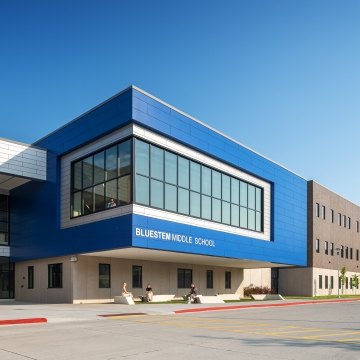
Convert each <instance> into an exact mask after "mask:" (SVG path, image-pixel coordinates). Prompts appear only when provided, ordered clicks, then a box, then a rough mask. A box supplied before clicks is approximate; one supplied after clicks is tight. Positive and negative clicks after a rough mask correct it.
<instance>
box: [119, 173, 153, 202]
mask: <svg viewBox="0 0 360 360" xmlns="http://www.w3.org/2000/svg"><path fill="white" fill-rule="evenodd" d="M135 179H136V180H135V182H136V184H135V189H136V192H135V194H136V202H137V203H139V204H143V205H149V178H147V177H144V176H141V175H136V178H135ZM119 190H120V189H119Z"/></svg>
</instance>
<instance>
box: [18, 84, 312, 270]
mask: <svg viewBox="0 0 360 360" xmlns="http://www.w3.org/2000/svg"><path fill="white" fill-rule="evenodd" d="M131 121H134V122H135V123H137V124H139V125H141V126H143V127H147V128H149V129H151V130H152V131H154V132H157V133H159V134H161V135H163V136H166V137H169V138H171V139H173V140H175V141H177V142H180V143H182V144H183V145H185V146H188V147H191V148H193V149H196V150H197V151H200V152H202V153H204V154H206V155H208V156H210V157H213V158H216V159H217V160H220V161H222V162H225V163H227V164H229V165H231V166H233V167H236V168H239V169H241V170H242V171H245V172H247V173H250V174H252V175H254V176H256V177H259V178H261V179H263V180H265V181H267V182H269V183H271V185H272V197H271V198H272V205H271V206H272V223H271V228H272V236H271V241H264V240H258V239H256V238H248V237H244V236H239V235H234V234H230V233H224V232H219V231H214V230H208V229H204V228H200V227H195V226H190V225H186V224H178V223H174V222H169V221H163V220H158V219H154V218H150V217H145V216H139V215H135V214H134V215H127V216H122V217H118V218H115V219H108V220H102V221H98V222H95V223H91V224H87V225H80V226H76V227H73V228H68V229H60V198H59V196H60V168H59V164H60V158H61V156H62V155H64V154H66V153H68V152H70V151H72V150H74V149H76V148H79V147H81V146H83V145H84V144H86V143H88V142H90V141H93V140H95V139H96V138H99V137H101V136H104V135H105V134H107V133H110V132H112V131H114V130H115V129H119V128H121V127H123V126H124V125H125V124H128V123H129V122H131ZM36 145H38V146H41V147H44V148H46V149H47V150H48V154H49V155H48V165H47V166H48V181H47V182H46V183H29V184H25V185H24V186H22V187H21V188H19V189H16V190H15V191H14V192H13V193H12V194H11V196H12V209H13V214H12V222H13V226H12V227H11V228H12V233H11V239H12V251H11V255H12V258H13V259H14V260H15V261H16V260H24V259H31V258H40V257H50V256H61V255H67V254H73V253H82V252H91V251H100V250H108V249H116V248H122V247H128V246H134V247H141V248H149V249H159V250H170V251H179V252H185V253H187V252H189V253H195V254H206V255H212V256H223V257H231V258H241V259H249V260H260V261H268V262H274V263H282V264H291V265H300V266H304V265H306V229H307V225H306V221H307V219H306V211H307V207H306V204H307V183H306V180H304V179H302V178H301V177H299V176H297V175H295V174H293V173H291V172H290V171H288V170H286V169H284V168H282V167H280V166H278V165H276V164H275V163H273V162H271V161H269V160H267V159H265V158H263V157H262V156H260V155H258V154H256V153H254V152H252V151H251V150H249V149H246V148H245V147H243V146H241V145H240V144H237V143H235V142H233V141H231V140H230V139H228V138H226V137H224V136H222V135H221V134H219V133H217V132H215V131H213V130H211V129H210V128H208V127H206V126H204V125H202V124H201V123H198V122H196V121H194V120H192V119H191V118H189V117H187V116H185V115H183V114H181V113H179V112H177V111H176V110H174V109H172V108H171V107H169V106H166V105H164V104H163V103H160V102H159V101H157V100H155V99H154V98H152V97H150V96H147V95H146V94H144V93H142V92H140V91H138V90H137V89H135V88H130V89H128V90H127V91H125V92H123V93H121V94H119V95H118V96H116V97H114V98H112V99H110V100H109V101H108V102H106V103H104V104H103V105H101V106H99V107H97V108H95V109H94V110H92V111H90V112H88V113H87V114H85V115H83V116H81V117H79V118H78V119H76V120H75V121H73V122H71V123H69V124H68V125H66V126H64V127H63V128H61V129H59V130H57V131H55V132H54V133H52V134H50V135H49V136H47V137H46V138H44V139H42V140H40V141H39V142H38V143H37V144H36ZM139 228H141V229H143V230H144V229H145V230H157V231H161V232H164V233H168V234H175V235H176V234H178V235H179V234H181V235H185V236H187V237H188V238H187V241H188V242H187V243H186V242H181V241H173V240H171V241H169V240H159V239H155V238H154V237H149V236H148V237H145V236H141V234H139V233H138V231H139V230H137V229H139ZM164 236H165V235H164ZM168 236H172V235H168ZM190 237H191V239H190ZM195 238H202V239H211V240H212V241H214V243H215V247H214V246H211V245H208V246H206V245H197V244H195ZM184 239H185V238H183V240H184ZM190 240H191V241H192V242H191V243H190ZM184 241H185V240H184Z"/></svg>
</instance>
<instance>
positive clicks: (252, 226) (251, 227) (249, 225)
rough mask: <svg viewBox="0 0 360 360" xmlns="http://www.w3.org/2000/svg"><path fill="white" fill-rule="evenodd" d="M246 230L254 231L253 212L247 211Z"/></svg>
mask: <svg viewBox="0 0 360 360" xmlns="http://www.w3.org/2000/svg"><path fill="white" fill-rule="evenodd" d="M248 228H249V229H250V230H255V211H254V210H249V212H248Z"/></svg>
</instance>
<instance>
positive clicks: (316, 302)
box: [174, 299, 360, 314]
mask: <svg viewBox="0 0 360 360" xmlns="http://www.w3.org/2000/svg"><path fill="white" fill-rule="evenodd" d="M355 301H360V299H343V300H337V299H336V300H313V301H297V302H292V303H285V304H259V305H231V306H221V307H220V306H217V307H206V308H192V309H182V310H175V311H174V313H175V314H186V313H194V312H206V311H227V310H246V309H258V308H261V309H264V308H270V307H285V306H301V305H321V304H324V303H341V302H355Z"/></svg>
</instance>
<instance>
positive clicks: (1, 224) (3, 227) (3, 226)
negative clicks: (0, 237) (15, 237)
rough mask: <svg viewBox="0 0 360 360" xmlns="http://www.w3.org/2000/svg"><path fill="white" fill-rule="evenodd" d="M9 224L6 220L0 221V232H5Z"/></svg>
mask: <svg viewBox="0 0 360 360" xmlns="http://www.w3.org/2000/svg"><path fill="white" fill-rule="evenodd" d="M8 228H9V225H8V223H7V222H0V232H3V233H7V232H9V231H8Z"/></svg>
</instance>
